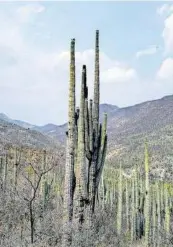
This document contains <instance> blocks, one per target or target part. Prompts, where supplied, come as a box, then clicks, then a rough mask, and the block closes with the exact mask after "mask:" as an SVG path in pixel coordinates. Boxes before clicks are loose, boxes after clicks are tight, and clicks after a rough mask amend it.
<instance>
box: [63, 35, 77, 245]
mask: <svg viewBox="0 0 173 247" xmlns="http://www.w3.org/2000/svg"><path fill="white" fill-rule="evenodd" d="M67 135H68V136H67V150H66V166H65V181H64V207H63V221H64V225H63V227H64V229H63V246H64V247H68V246H70V245H71V222H72V217H73V192H74V191H73V187H74V159H75V151H74V148H75V39H72V40H71V47H70V82H69V102H68V132H67Z"/></svg>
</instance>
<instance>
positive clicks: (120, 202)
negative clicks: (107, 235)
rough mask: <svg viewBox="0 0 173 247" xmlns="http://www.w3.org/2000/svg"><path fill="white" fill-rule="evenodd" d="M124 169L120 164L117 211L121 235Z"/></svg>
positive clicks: (118, 230) (118, 231) (118, 228)
mask: <svg viewBox="0 0 173 247" xmlns="http://www.w3.org/2000/svg"><path fill="white" fill-rule="evenodd" d="M122 179H123V177H122V169H121V166H120V173H119V182H118V190H119V195H118V212H117V233H118V234H119V235H120V234H121V231H122V207H123V205H122V204H123V184H122V183H123V181H122Z"/></svg>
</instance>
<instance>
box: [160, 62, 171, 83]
mask: <svg viewBox="0 0 173 247" xmlns="http://www.w3.org/2000/svg"><path fill="white" fill-rule="evenodd" d="M157 76H158V78H159V79H162V80H173V58H166V59H165V60H164V61H163V62H162V64H161V66H160V68H159V70H158V73H157Z"/></svg>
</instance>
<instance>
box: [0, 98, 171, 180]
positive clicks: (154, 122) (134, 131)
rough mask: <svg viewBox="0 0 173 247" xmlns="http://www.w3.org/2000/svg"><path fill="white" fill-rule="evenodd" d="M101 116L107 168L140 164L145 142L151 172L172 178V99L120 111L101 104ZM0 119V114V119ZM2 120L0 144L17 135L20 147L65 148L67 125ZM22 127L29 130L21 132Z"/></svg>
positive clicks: (155, 101)
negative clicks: (105, 135) (105, 125)
mask: <svg viewBox="0 0 173 247" xmlns="http://www.w3.org/2000/svg"><path fill="white" fill-rule="evenodd" d="M103 112H107V113H108V138H109V139H108V140H109V143H108V154H107V163H108V164H110V165H111V166H114V167H116V166H119V163H120V161H121V163H122V165H123V166H125V167H131V166H132V164H134V163H136V162H138V163H140V164H141V163H142V162H143V154H144V142H145V140H146V139H147V140H148V143H149V152H150V160H151V164H152V168H154V169H153V172H157V174H158V175H160V176H165V175H164V174H166V177H169V176H172V175H171V172H172V167H173V95H170V96H166V97H163V98H162V99H158V100H153V101H148V102H144V103H141V104H137V105H134V106H130V107H124V108H118V107H117V106H114V105H109V104H101V105H100V117H101V119H102V116H103ZM2 115H3V114H0V119H1V116H2ZM3 117H4V115H3ZM5 117H6V119H5V120H1V121H0V138H1V142H2V140H3V139H4V141H6V140H7V141H12V142H13V141H14V142H15V140H17V139H16V136H17V135H18V134H17V133H19V134H20V138H18V140H20V143H22V144H24V143H27V144H28V145H29V144H31V145H35V146H37V145H38V146H47V147H49V146H51V147H52V146H54V147H55V146H56V145H59V142H61V143H62V145H65V131H66V129H67V124H63V125H60V126H58V125H55V124H47V125H44V126H35V125H34V126H33V125H32V126H31V125H29V124H28V123H25V122H22V121H19V120H11V119H8V117H7V116H5ZM3 121H5V123H8V124H7V127H6V128H5V127H2V122H3ZM13 121H15V122H13ZM14 123H15V124H14ZM17 124H18V125H17ZM19 125H20V126H19ZM21 126H22V127H21ZM24 126H25V127H26V126H27V128H30V129H26V128H23V127H24ZM29 126H30V127H29ZM26 136H27V139H26Z"/></svg>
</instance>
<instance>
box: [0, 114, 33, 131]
mask: <svg viewBox="0 0 173 247" xmlns="http://www.w3.org/2000/svg"><path fill="white" fill-rule="evenodd" d="M0 120H4V121H7V122H9V123H14V124H17V125H19V126H21V127H23V128H26V129H27V128H34V125H32V124H30V123H27V122H24V121H21V120H15V119H11V118H9V117H8V116H7V115H5V114H4V113H0Z"/></svg>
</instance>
